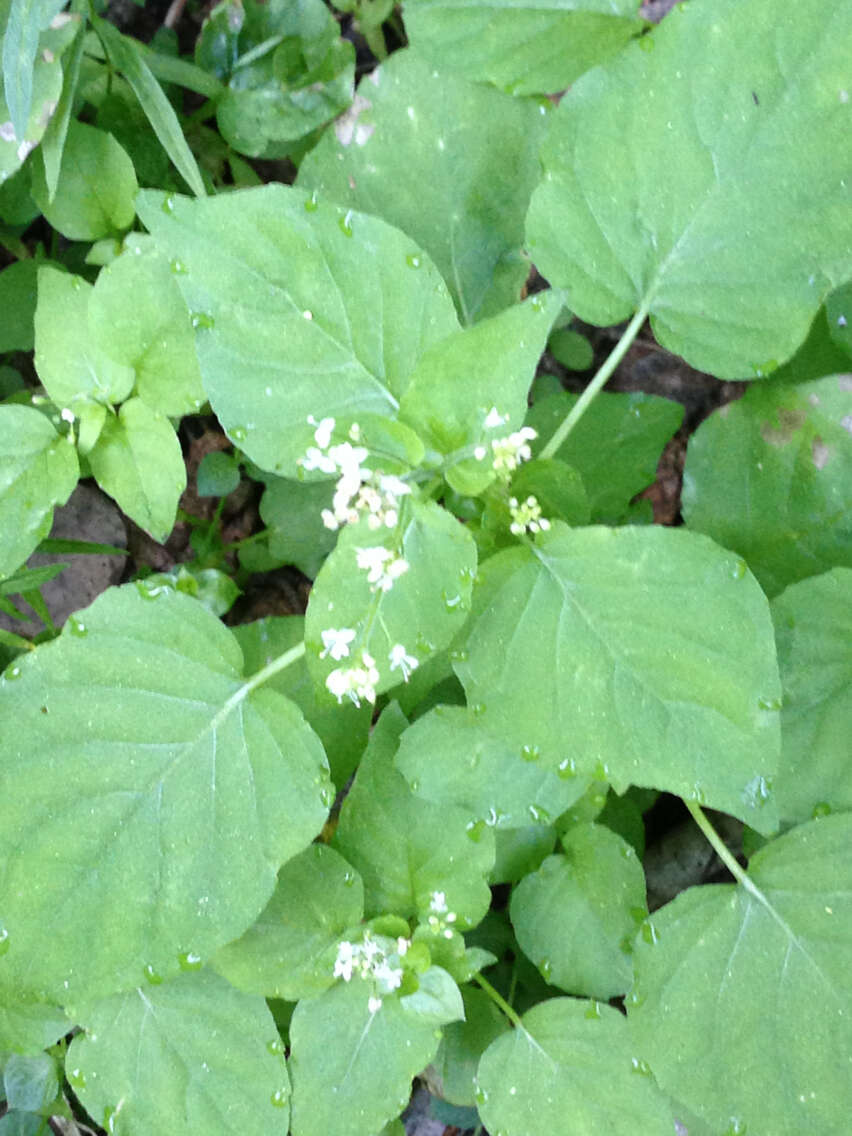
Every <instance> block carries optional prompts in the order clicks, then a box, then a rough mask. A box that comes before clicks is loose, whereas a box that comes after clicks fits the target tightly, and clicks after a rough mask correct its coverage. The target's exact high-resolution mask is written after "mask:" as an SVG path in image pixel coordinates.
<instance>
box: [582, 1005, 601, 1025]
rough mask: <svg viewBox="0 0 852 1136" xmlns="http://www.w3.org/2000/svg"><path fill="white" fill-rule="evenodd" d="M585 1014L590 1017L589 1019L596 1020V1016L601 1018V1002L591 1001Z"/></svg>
mask: <svg viewBox="0 0 852 1136" xmlns="http://www.w3.org/2000/svg"><path fill="white" fill-rule="evenodd" d="M585 1016H586V1017H587V1018H588V1019H589V1020H590V1021H594V1020H595V1018H600V1016H601V1006H600V1002H589V1005H588V1007H587V1008H586V1014H585Z"/></svg>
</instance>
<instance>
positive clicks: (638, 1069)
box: [630, 1057, 651, 1077]
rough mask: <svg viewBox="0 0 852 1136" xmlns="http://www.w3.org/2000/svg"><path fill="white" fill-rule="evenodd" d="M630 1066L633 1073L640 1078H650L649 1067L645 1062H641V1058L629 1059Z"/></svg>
mask: <svg viewBox="0 0 852 1136" xmlns="http://www.w3.org/2000/svg"><path fill="white" fill-rule="evenodd" d="M630 1065H631V1068H632V1069H633V1072H634V1073H638V1074H639V1075H640V1076H642V1077H650V1076H651V1066H650V1065H649V1064H648V1062H647V1061H643V1060H642V1058H641V1057H633V1058H631V1060H630Z"/></svg>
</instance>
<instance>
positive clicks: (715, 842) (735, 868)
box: [683, 800, 786, 926]
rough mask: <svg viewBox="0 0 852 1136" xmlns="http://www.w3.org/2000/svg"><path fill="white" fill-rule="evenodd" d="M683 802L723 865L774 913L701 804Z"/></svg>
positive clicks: (739, 882)
mask: <svg viewBox="0 0 852 1136" xmlns="http://www.w3.org/2000/svg"><path fill="white" fill-rule="evenodd" d="M683 803H684V804H685V805H686V807H687V808H688V809H689V811H690V813H691V814H692V819H693V820H694V821H695V823H696V824H697V825H698V827H699V828H700V829H701V831H702V832H703V833H704V835H705V836H706V837H707V839H708V840H709V841H710V843H711V844H712V846H713V850H714V851H715V853H716V855H717V856H718V857H719V859H720V860H721V861H722V863H723V864H724V865H725V867H726V868H727V869H728V871H729V872H730V873H731V875H732V876H733V877H734V879H735V880H736V881H737V883H738V884H742V886H743V887H744V888H745V889H746V891H748V892H750V893H751V894H752V895H753V896H754V898H755V899H756V900H758V901H759V902H760V903H762V904H763V905H764V906H765V907H767V908H768V909H769V910H770V911H771V912H772V914H773V915H775V909H774V908H773V907H772V906H771V905H770V904H769V902H768V901H767V899H766V896H765V895H764V894H763V892H762V891H760V889H759V888H757V887H756V886H755V885H754V884H753V883H752V882H751V879H750V877H749V876H748V874H747V872H746V871H745V870H744V868H742V866H741V865H740V864H738V863H737V860H736V857H735V856H734V855H733V853H732V852H731V850H730V849H729V848H728V846H727V845H726V844H725V842H724V840H722V837H721V836H720V835H719V833H718V832H717V831H716V829H715V828H714V827H713V825H712V824H711V823H710V821H709V820H708V819H707V817H706V816H705V815H704V810H703V809H702V808H701V806H700V805H697V804H696V803H695V801H688V800H684V802H683ZM776 918H777V916H776ZM782 925H784V924H782ZM784 926H786V925H784Z"/></svg>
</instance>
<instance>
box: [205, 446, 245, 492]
mask: <svg viewBox="0 0 852 1136" xmlns="http://www.w3.org/2000/svg"><path fill="white" fill-rule="evenodd" d="M239 484H240V465H239V462H238V461H237V460H236V458H235V457H234V456H233V454H225V453H222V451H221V450H213V451H211V452H210V453H206V454H205V455H204V457H203V458H202V459H201V461H200V462H199V463H198V469H197V471H196V474H195V485H196V489H197V491H198V496H199V497H227V496H228V494H229V493H233V492H234V490H235V489H236V488H237V486H238V485H239Z"/></svg>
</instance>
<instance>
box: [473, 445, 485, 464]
mask: <svg viewBox="0 0 852 1136" xmlns="http://www.w3.org/2000/svg"><path fill="white" fill-rule="evenodd" d="M487 453H488V450H487V449H486V448H485V446H476V447H475V448H474V451H473V456H474V457H475V458H476V460H477V461H478V462H481V461H484V460H485V455H486V454H487Z"/></svg>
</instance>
